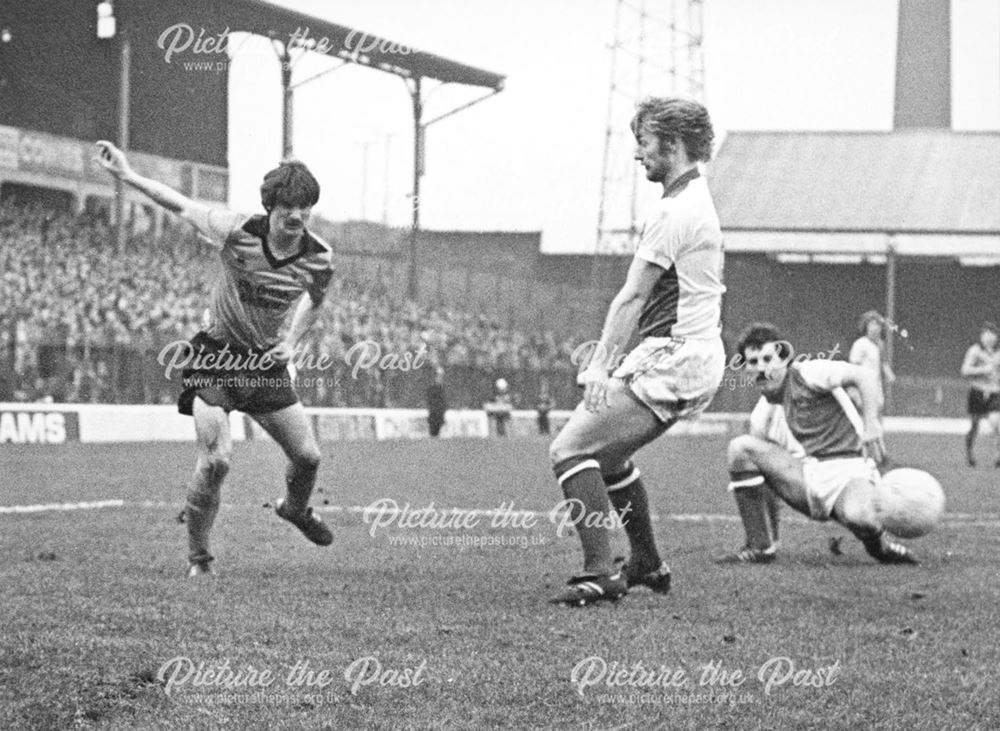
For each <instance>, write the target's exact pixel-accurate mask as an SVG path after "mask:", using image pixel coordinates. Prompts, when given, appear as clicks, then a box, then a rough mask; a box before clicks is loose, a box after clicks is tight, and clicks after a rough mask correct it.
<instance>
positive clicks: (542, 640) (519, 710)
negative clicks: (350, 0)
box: [0, 435, 1000, 729]
mask: <svg viewBox="0 0 1000 731" xmlns="http://www.w3.org/2000/svg"><path fill="white" fill-rule="evenodd" d="M953 442H954V443H953ZM959 442H960V440H959V439H956V438H952V437H948V438H944V437H938V436H903V435H895V436H893V437H892V438H891V439H890V447H891V450H892V453H893V456H894V458H895V459H897V461H899V462H902V463H908V464H913V465H914V466H921V467H924V468H927V469H929V470H931V471H932V472H934V473H935V474H936V475H938V477H939V478H940V479H941V480H942V482H943V483H944V485H945V488H946V491H947V493H948V498H949V505H948V508H949V511H950V513H952V514H953V515H952V516H951V517H950V518H949V519H948V520H946V522H945V523H944V524H943V525H942V526H941V527H940V528H939V529H938V530H937V531H936V532H935V533H933V534H931V535H930V536H927V537H925V538H922V539H919V540H917V541H912V542H911V543H910V545H911V546H912V547H913V548H914V549H915V550H916V551H917V552H918V555H919V556H921V558H923V559H924V564H923V566H921V567H919V568H910V567H883V566H880V565H877V564H876V563H874V562H873V561H872V560H871V559H869V558H868V557H867V555H865V554H864V552H863V550H862V549H861V547H860V545H858V544H857V543H856V542H855V541H854V540H853V539H852V538H851V537H850V536H849V535H847V534H846V532H845V531H843V530H842V529H839V528H838V527H837V526H834V525H827V524H816V523H810V522H808V521H805V520H804V519H803V520H799V519H795V518H794V517H793V516H792V515H791V513H790V511H786V512H785V515H786V518H787V519H786V520H785V522H784V523H783V530H782V543H783V550H782V554H781V558H780V559H779V561H778V562H776V563H775V564H772V565H768V566H736V567H726V566H718V565H716V564H715V563H714V562H713V560H712V559H713V557H716V556H718V555H720V554H722V553H725V552H727V551H729V550H732V549H734V548H736V547H737V546H738V545H739V544H740V543H741V539H742V531H741V529H740V527H739V525H738V523H736V522H733V521H732V520H696V519H693V518H692V519H686V520H676V519H671V518H669V517H668V516H669V515H671V514H673V515H687V516H696V515H716V514H721V515H727V516H732V515H734V514H735V509H734V506H733V505H732V502H731V498H730V497H729V496H728V495H727V493H726V492H725V489H724V486H725V482H726V475H725V469H724V464H723V461H722V460H723V455H724V446H725V442H724V440H723V439H722V438H717V437H710V438H705V437H699V438H695V437H677V438H666V439H663V440H661V441H660V442H658V443H657V444H655V445H652V446H651V447H649V448H647V449H646V450H644V451H643V452H642V453H640V456H639V460H638V463H639V464H640V466H641V467H642V469H643V471H644V474H645V478H646V482H647V485H649V486H650V488H651V504H652V508H653V510H654V512H656V513H658V514H659V515H660V516H661V519H660V520H659V521H658V522H657V523H656V524H655V529H656V532H657V535H658V539H659V541H660V545H661V548H662V550H663V553H664V555H665V557H667V558H668V560H669V562H670V564H671V566H672V568H673V571H674V589H673V590H672V592H671V593H670V594H669V595H667V596H658V595H653V594H651V593H649V592H648V591H645V590H638V591H634V592H633V593H631V594H630V595H629V596H627V597H625V598H624V599H623V600H622V601H620V602H618V603H617V604H614V605H608V606H596V607H591V608H586V609H580V610H578V609H567V608H561V607H556V606H552V605H549V604H547V603H546V599H547V598H548V597H549V596H550V595H551V594H553V593H554V592H555V591H556V590H557V589H558V588H559V586H560V585H561V584H562V582H563V581H564V580H565V578H566V577H567V576H568V575H569V574H570V573H572V572H573V571H574V570H575V569H576V568H577V567H578V563H579V556H578V550H579V549H578V545H577V541H576V538H575V536H572V535H569V536H565V537H561V538H560V537H558V536H557V535H556V531H555V527H554V526H553V525H552V524H551V523H550V522H549V521H548V519H547V517H545V514H546V513H547V512H548V511H549V510H551V509H552V507H553V506H554V505H555V503H556V502H557V500H558V499H559V497H560V496H559V494H558V490H557V488H556V486H555V483H554V480H553V479H552V478H551V475H550V473H549V471H548V468H547V459H546V443H545V442H544V441H541V440H537V441H536V440H510V441H506V440H488V441H487V440H481V441H476V440H469V441H464V440H447V441H440V442H430V441H421V442H391V443H389V442H383V443H339V444H327V445H325V447H324V452H325V460H324V464H323V466H322V467H321V476H320V485H321V487H322V489H323V492H322V493H321V494H319V495H317V499H316V500H315V501H314V504H316V505H317V506H318V507H321V508H322V507H324V506H323V503H324V501H327V502H328V503H329V504H330V505H328V506H326V508H327V509H326V512H324V513H323V515H324V518H325V519H326V520H327V521H328V522H329V523H330V524H331V525H332V527H333V529H334V533H335V536H336V541H335V543H334V545H333V546H332V547H330V548H327V549H320V548H316V547H314V546H312V545H310V544H308V543H307V542H306V541H305V540H304V539H303V538H302V537H301V536H300V535H299V534H298V533H297V532H296V531H295V530H294V529H293V528H291V527H290V526H288V525H287V524H285V523H284V522H282V521H280V520H279V519H277V518H276V517H275V516H274V514H273V512H272V511H271V510H270V508H265V507H264V506H265V504H266V503H269V502H271V501H272V500H273V498H274V497H276V496H278V495H279V494H280V485H281V483H282V479H281V475H282V472H283V460H282V458H281V455H280V453H279V452H278V450H277V449H276V448H275V447H274V445H271V444H267V443H255V444H249V445H238V446H237V447H236V452H235V454H234V465H233V470H232V472H231V473H230V475H229V478H228V479H227V484H226V487H225V489H224V493H223V501H224V507H223V509H222V511H221V512H220V516H219V520H218V522H217V527H216V532H215V552H216V555H217V557H218V561H217V564H218V571H219V575H218V576H217V577H215V578H214V579H213V580H209V581H195V582H192V581H188V580H186V579H185V578H184V572H183V570H184V564H185V562H184V555H185V541H184V532H183V527H182V526H181V525H179V524H178V523H177V522H176V513H177V511H178V510H179V509H180V506H181V504H182V500H183V494H184V487H183V485H184V482H185V481H186V478H187V473H188V471H189V468H190V463H191V462H192V455H193V449H192V447H191V446H190V445H67V446H62V447H31V448H15V447H10V446H8V447H4V448H3V450H2V451H0V474H2V475H3V478H2V479H3V486H2V489H3V493H2V500H0V504H3V505H18V504H37V503H50V502H73V501H87V500H102V499H111V498H118V499H122V500H124V501H125V505H124V506H123V507H120V508H109V509H102V510H87V511H74V512H43V513H35V514H18V515H0V549H2V551H3V556H4V557H5V561H4V562H3V568H2V572H3V574H2V577H0V580H2V587H3V589H2V603H0V622H2V625H3V628H4V629H3V638H4V639H3V643H2V649H0V728H3V729H18V728H28V729H61V728H150V729H160V728H162V729H190V728H223V727H239V728H247V729H256V728H268V729H272V728H273V729H285V728H287V729H298V728H308V729H325V728H328V729H348V728H440V729H451V728H456V729H458V728H461V729H465V728H500V727H515V728H637V729H638V728H670V729H674V728H692V729H703V728H779V727H780V728H852V729H853V728H860V727H864V728H886V729H897V728H898V729H943V728H962V729H968V728H984V729H987V728H995V727H997V725H998V723H1000V708H998V702H997V700H996V694H995V692H994V689H993V687H992V680H993V678H995V669H996V668H997V667H998V666H1000V649H998V646H997V643H996V641H995V639H996V626H997V619H998V616H997V615H998V609H997V607H998V606H1000V604H998V598H1000V589H998V586H997V578H998V571H997V569H996V565H997V562H996V556H997V553H998V549H1000V537H998V534H997V525H998V521H1000V516H998V514H1000V493H998V491H997V489H996V488H997V486H998V485H1000V471H998V470H994V469H992V468H984V467H982V466H981V467H980V468H979V469H977V470H972V469H969V468H967V467H965V466H964V463H963V461H962V448H961V444H960V443H959ZM981 449H982V447H981ZM379 499H391V500H394V501H396V503H397V504H399V505H400V506H403V505H405V504H407V503H409V505H410V506H411V507H412V508H415V509H416V508H425V507H427V506H428V505H429V504H431V503H432V502H433V504H434V506H435V507H436V508H437V509H440V510H445V509H449V508H456V507H457V508H466V509H470V508H487V509H496V508H499V507H500V506H501V505H503V504H507V505H512V508H513V510H515V511H520V510H533V511H541V513H542V517H541V518H539V519H538V520H537V521H536V523H535V525H534V526H532V527H531V528H525V527H514V526H507V527H501V528H491V527H490V526H489V522H490V520H489V519H488V518H481V519H480V520H479V525H478V526H477V527H475V528H459V529H455V528H440V529H438V528H410V529H405V528H401V527H399V525H396V524H394V525H393V526H386V527H382V528H378V529H376V530H375V533H374V535H372V527H371V525H370V521H369V522H368V523H366V522H365V520H364V519H363V515H362V514H360V513H357V512H351V511H343V510H333V509H332V507H333V506H340V507H344V506H363V505H368V504H370V503H372V502H373V501H375V500H379ZM954 514H961V515H954ZM976 516H979V519H976ZM838 536H843V541H842V543H841V547H842V555H833V554H832V553H831V552H830V550H829V545H828V542H829V539H830V538H832V537H838ZM407 537H409V538H411V539H412V538H415V539H417V540H418V541H419V540H421V539H422V540H424V541H425V542H426V543H430V542H432V541H434V540H437V541H446V540H448V539H449V538H450V539H457V540H463V541H466V542H467V543H470V542H471V540H472V539H474V538H481V539H486V540H492V541H494V542H495V543H496V542H498V541H500V540H503V541H505V542H506V543H507V544H508V545H495V544H494V545H485V544H483V543H482V542H481V544H480V545H462V546H456V545H450V546H448V545H424V546H420V545H403V544H400V543H399V542H398V541H399V540H400V539H401V538H402V539H404V540H405V539H406V538H407ZM524 544H527V545H524ZM616 548H617V550H618V551H619V552H620V553H625V551H626V547H625V542H624V539H623V537H622V536H620V535H619V536H617V537H616ZM175 658H186V659H187V660H177V661H176V662H175V664H174V665H169V663H170V661H171V660H172V659H175ZM587 658H592V660H590V661H589V662H590V663H591V665H589V666H586V665H585V664H582V663H585V661H586V660H587ZM188 660H189V661H190V663H191V665H190V667H189V666H188V665H185V664H183V663H186V662H187V661H188ZM227 662H228V667H229V669H230V671H231V672H233V673H236V672H238V671H242V673H243V677H244V680H245V679H246V677H247V675H248V673H249V671H250V669H251V668H252V669H253V670H255V671H257V672H261V671H263V670H267V671H270V673H271V674H272V681H271V683H270V684H269V685H267V686H266V687H259V686H258V687H253V686H250V687H247V686H246V684H244V685H243V686H242V687H233V688H227V687H223V686H220V685H217V684H211V683H210V682H209V681H210V680H211V678H210V677H209V676H206V675H204V674H203V675H201V676H200V678H201V680H202V681H204V683H203V684H201V685H199V684H197V683H196V682H195V675H194V673H193V672H192V673H190V674H188V675H187V679H186V681H185V682H181V681H182V680H184V676H185V674H186V673H187V671H188V670H190V669H192V668H197V667H198V665H199V664H201V665H202V667H203V669H208V670H211V669H213V668H215V669H218V668H219V666H221V665H223V664H225V663H227ZM352 663H354V666H353V667H354V674H353V675H351V677H346V676H345V673H347V672H349V670H348V669H349V668H351V667H352ZM361 663H367V665H366V666H365V667H364V668H362V667H361V665H360V664H361ZM601 663H604V664H605V666H606V667H607V668H608V672H607V673H606V674H605V676H604V678H603V680H602V681H601V682H595V684H594V685H592V686H588V687H581V686H580V685H579V684H578V683H577V684H575V683H574V682H573V681H572V677H573V673H574V668H576V669H577V673H578V674H579V673H580V672H583V669H584V668H585V667H589V668H590V671H589V672H590V675H589V677H590V678H591V680H595V681H596V680H597V678H598V671H599V669H600V667H601ZM615 663H617V665H615ZM637 663H641V666H642V669H643V670H645V671H646V673H645V674H642V673H636V667H637ZM769 663H770V664H769ZM296 665H297V667H298V670H299V671H301V672H300V674H299V675H298V676H292V677H290V675H289V674H290V673H291V672H293V670H294V669H295V668H296ZM709 665H712V666H714V668H715V669H716V674H715V675H714V676H713V675H712V674H711V671H710V670H706V669H705V668H706V666H709ZM164 666H168V667H169V668H170V669H171V670H172V669H177V670H178V675H177V682H175V683H174V684H173V686H172V687H170V688H169V690H170V692H169V693H168V692H167V690H168V688H167V684H166V682H164V680H163V679H161V678H160V675H163V674H164V673H161V668H163V667H164ZM379 667H380V668H381V670H382V674H381V675H379V676H378V677H377V678H376V679H375V680H374V681H373V682H371V683H370V684H366V685H361V686H358V687H352V682H353V681H354V680H356V679H357V678H358V673H359V672H360V671H362V670H364V671H365V674H364V675H363V678H364V679H368V678H371V677H373V675H372V673H373V672H374V671H375V670H376V669H378V668H379ZM769 668H770V669H771V670H773V674H771V675H769V674H768V669H769ZM322 671H325V674H323V675H321V674H320V673H321V672H322ZM616 671H621V672H620V673H619V674H617V675H616ZM668 671H669V672H668ZM736 672H739V673H742V676H743V681H742V682H741V683H740V682H739V676H734V673H736ZM762 672H763V673H764V675H763V676H760V675H759V673H762ZM310 673H311V675H310ZM678 673H679V675H678ZM165 674H166V677H168V678H169V675H170V671H166V673H165ZM786 675H787V679H785V680H784V682H778V681H781V680H782V679H783V678H785V676H786ZM629 677H631V678H632V679H633V680H634V681H635V682H637V683H639V682H642V681H645V682H646V683H650V684H652V683H654V681H664V680H669V679H670V678H671V677H673V679H674V680H675V681H678V679H683V680H684V681H685V682H684V683H683V684H681V685H680V687H662V686H656V685H648V686H645V687H643V686H641V685H640V686H636V685H634V684H632V685H630V684H629V683H628V682H627V679H628V678H629ZM608 678H612V679H617V680H618V681H619V682H618V683H617V684H614V683H609V682H608ZM769 678H771V679H773V681H774V682H772V683H771V686H770V688H768V687H767V680H768V679H769ZM257 680H260V678H259V677H258V678H257ZM414 680H416V681H417V682H414ZM296 681H298V682H296ZM308 681H312V684H311V685H310V684H309V682H308ZM407 681H408V682H407ZM383 682H384V683H385V684H384V685H383ZM815 685H818V686H820V687H814V686H815ZM352 691H356V692H352ZM768 691H769V692H768Z"/></svg>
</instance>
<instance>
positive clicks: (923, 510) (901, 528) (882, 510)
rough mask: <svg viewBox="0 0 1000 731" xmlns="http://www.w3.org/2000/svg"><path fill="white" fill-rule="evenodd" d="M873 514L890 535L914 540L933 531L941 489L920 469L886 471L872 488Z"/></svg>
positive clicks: (941, 500) (940, 509)
mask: <svg viewBox="0 0 1000 731" xmlns="http://www.w3.org/2000/svg"><path fill="white" fill-rule="evenodd" d="M875 512H876V514H877V515H878V517H879V518H880V519H881V520H882V525H883V526H884V527H885V529H886V530H887V531H889V532H890V533H892V534H893V535H894V536H899V537H900V538H918V537H920V536H922V535H926V534H927V533H930V532H931V531H932V530H934V526H936V525H937V523H938V521H939V520H940V519H941V514H942V513H943V512H944V490H942V489H941V483H940V482H938V481H937V480H936V479H935V478H934V476H933V475H931V474H930V473H928V472H924V471H923V470H917V469H913V468H912V467H901V468H899V469H895V470H890V471H889V472H886V473H885V474H884V475H882V480H881V483H880V484H879V485H878V486H877V487H876V488H875Z"/></svg>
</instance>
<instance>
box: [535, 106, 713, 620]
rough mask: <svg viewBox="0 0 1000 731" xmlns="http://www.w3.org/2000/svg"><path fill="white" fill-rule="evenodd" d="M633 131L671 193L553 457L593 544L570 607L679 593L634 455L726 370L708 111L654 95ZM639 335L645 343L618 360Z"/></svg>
mask: <svg viewBox="0 0 1000 731" xmlns="http://www.w3.org/2000/svg"><path fill="white" fill-rule="evenodd" d="M631 128H632V133H633V134H634V135H635V138H636V142H637V146H636V151H635V159H636V160H638V161H639V162H640V163H641V164H642V166H643V167H644V168H645V170H646V178H647V179H648V180H650V181H652V182H654V183H657V184H659V185H660V186H662V189H663V196H662V198H661V199H660V200H659V201H658V203H657V204H656V206H655V207H654V209H653V210H652V212H651V213H650V215H649V216H648V218H647V219H646V222H645V225H644V227H643V232H642V236H641V239H640V241H639V244H638V247H637V249H636V252H635V256H634V258H633V259H632V263H631V265H630V267H629V271H628V275H627V277H626V280H625V284H624V286H623V287H622V288H621V291H620V292H619V293H618V294H617V295H616V296H615V298H614V300H612V302H611V305H610V307H609V309H608V313H607V316H606V318H605V321H604V327H603V330H602V333H601V338H600V341H599V344H598V345H597V347H596V348H595V350H594V352H593V353H592V355H591V358H590V361H589V364H588V365H587V367H586V368H585V370H583V371H582V372H581V374H580V376H579V378H578V382H579V384H580V385H582V386H583V387H584V392H583V401H582V402H581V403H580V404H579V405H578V406H577V408H576V410H575V411H574V412H573V414H572V416H571V417H570V419H569V421H568V422H567V424H566V426H565V427H563V429H562V431H561V432H560V433H559V435H558V436H557V437H556V438H555V440H553V442H552V445H551V447H550V450H549V456H550V459H551V462H552V466H553V469H554V471H555V474H556V478H557V479H558V481H559V484H560V486H561V487H562V491H563V494H564V496H565V498H566V501H565V503H564V504H565V505H566V506H567V508H568V509H569V510H570V511H571V514H570V518H571V519H572V520H573V521H574V524H575V526H576V530H577V534H578V535H579V537H580V542H581V544H582V545H583V570H582V572H581V573H579V574H577V575H575V576H573V577H572V578H571V579H570V580H569V582H568V585H567V587H566V588H565V589H564V590H563V591H562V592H560V593H559V594H558V595H557V596H556V597H554V598H553V601H554V602H557V603H564V604H570V605H584V604H591V603H593V602H597V601H602V600H614V599H618V598H619V597H621V596H622V595H623V594H625V593H627V591H628V587H630V586H637V585H644V586H648V587H649V588H651V589H652V590H653V591H656V592H659V593H665V592H666V591H668V590H669V588H670V581H671V574H670V569H669V568H668V567H667V564H666V563H664V562H663V561H662V559H661V557H660V554H659V552H658V550H657V547H656V541H655V540H654V537H653V529H652V524H651V523H650V513H649V501H648V497H647V494H646V488H645V486H644V485H643V482H642V479H641V477H640V475H639V470H638V469H636V467H635V465H634V464H633V463H632V461H631V458H632V455H633V454H634V453H635V452H636V450H638V449H639V448H640V447H642V446H643V445H645V444H648V443H649V442H651V441H653V440H654V439H656V438H657V437H659V436H660V435H662V434H663V433H664V432H666V431H667V430H668V429H669V428H670V427H671V425H672V424H674V423H675V422H676V421H677V420H678V419H683V418H694V417H695V416H697V415H698V414H700V413H701V412H702V411H703V410H704V409H705V408H706V407H707V406H708V404H709V403H710V402H711V400H712V397H713V396H714V394H715V391H716V389H717V388H718V386H719V383H720V382H721V380H722V376H723V372H724V370H725V352H724V349H723V345H722V339H721V336H720V326H719V322H720V314H721V302H722V293H723V292H724V291H725V287H724V286H723V284H722V259H723V252H722V233H721V230H720V227H719V218H718V215H717V214H716V211H715V204H714V203H713V201H712V196H711V193H710V192H709V189H708V185H707V184H706V182H705V179H704V178H703V177H702V176H701V174H700V172H699V169H698V163H699V162H704V161H707V160H708V159H709V158H710V157H711V153H712V140H713V131H712V123H711V120H710V119H709V115H708V111H707V110H706V109H705V107H704V106H702V105H701V104H699V103H698V102H695V101H692V100H688V99H683V98H678V97H668V98H656V97H650V98H647V99H645V100H643V101H642V102H640V103H639V105H638V108H637V111H636V113H635V116H634V117H633V119H632V123H631ZM636 328H638V333H639V336H640V338H641V340H640V342H639V344H638V345H637V346H636V347H635V348H634V349H633V350H632V351H631V352H630V353H628V355H627V357H625V358H624V360H622V361H621V363H620V364H619V363H618V361H619V360H621V359H620V358H619V354H621V353H622V352H623V349H624V347H625V346H626V344H627V342H628V340H629V339H630V337H631V336H632V334H633V332H634V331H635V330H636ZM609 498H610V504H609ZM611 506H613V507H614V510H615V511H616V514H617V516H618V519H619V520H620V522H621V524H623V525H624V527H625V532H626V534H627V535H628V540H629V546H630V549H631V556H630V558H629V560H628V562H627V563H626V564H625V565H624V566H621V567H616V566H615V565H614V563H613V561H612V556H611V546H610V540H609V537H610V533H611V530H612V528H613V527H614V526H615V525H616V523H615V520H614V518H615V515H616V514H615V513H611V512H610V511H611Z"/></svg>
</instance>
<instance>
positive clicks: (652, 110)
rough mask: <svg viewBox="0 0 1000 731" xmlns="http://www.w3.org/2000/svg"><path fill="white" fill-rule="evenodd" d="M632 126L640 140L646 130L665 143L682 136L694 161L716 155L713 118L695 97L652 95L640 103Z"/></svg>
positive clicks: (703, 160) (706, 160) (686, 149)
mask: <svg viewBox="0 0 1000 731" xmlns="http://www.w3.org/2000/svg"><path fill="white" fill-rule="evenodd" d="M630 126H631V128H632V134H634V135H635V136H636V139H638V137H639V133H640V131H642V130H648V131H649V132H652V133H653V134H654V135H656V137H657V138H658V139H659V140H660V142H661V143H662V142H664V141H671V140H672V139H673V138H674V137H680V138H681V141H682V142H683V143H684V149H685V151H686V152H687V155H688V157H689V158H691V159H692V160H697V161H700V162H708V161H709V160H710V159H711V158H712V142H713V140H715V132H714V131H713V130H712V120H711V119H710V118H709V116H708V110H707V109H706V108H705V107H704V105H702V104H700V103H699V102H696V101H694V100H693V99H687V98H685V97H679V96H667V97H657V96H648V97H646V98H645V99H643V100H642V101H640V102H639V103H638V104H637V105H636V110H635V116H634V117H632V122H631V124H630Z"/></svg>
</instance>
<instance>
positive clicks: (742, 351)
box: [736, 322, 792, 360]
mask: <svg viewBox="0 0 1000 731" xmlns="http://www.w3.org/2000/svg"><path fill="white" fill-rule="evenodd" d="M767 343H777V344H778V357H779V358H781V359H782V360H788V359H789V358H791V357H792V345H791V343H789V342H788V341H787V340H785V339H784V338H783V337H781V333H779V332H778V328H776V327H775V326H774V325H772V324H771V323H769V322H754V323H751V324H750V325H748V326H747V328H746V329H745V330H744V331H743V332H742V333H740V337H739V340H737V341H736V352H737V353H739V355H740V358H741V359H743V360H745V359H746V352H747V349H748V348H754V349H756V350H760V349H761V348H763V347H764V346H765V345H766V344H767Z"/></svg>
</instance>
